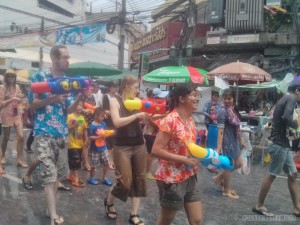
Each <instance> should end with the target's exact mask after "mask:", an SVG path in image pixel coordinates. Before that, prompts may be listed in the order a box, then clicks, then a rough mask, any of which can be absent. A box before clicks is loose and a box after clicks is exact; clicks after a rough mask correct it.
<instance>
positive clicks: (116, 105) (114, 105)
mask: <svg viewBox="0 0 300 225" xmlns="http://www.w3.org/2000/svg"><path fill="white" fill-rule="evenodd" d="M110 101H111V102H110V103H111V106H110V107H112V108H114V109H115V108H120V104H119V102H118V100H117V98H115V97H114V98H111V99H110Z"/></svg>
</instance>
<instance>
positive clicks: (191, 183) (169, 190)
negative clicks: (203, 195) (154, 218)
mask: <svg viewBox="0 0 300 225" xmlns="http://www.w3.org/2000/svg"><path fill="white" fill-rule="evenodd" d="M156 183H157V187H158V190H159V199H160V205H161V206H163V207H165V208H168V209H173V210H180V209H182V208H183V206H184V204H185V203H188V202H198V201H200V188H199V185H197V176H196V175H194V176H191V177H190V178H188V179H187V180H185V181H183V182H181V183H178V184H166V183H165V182H163V181H159V180H157V181H156Z"/></svg>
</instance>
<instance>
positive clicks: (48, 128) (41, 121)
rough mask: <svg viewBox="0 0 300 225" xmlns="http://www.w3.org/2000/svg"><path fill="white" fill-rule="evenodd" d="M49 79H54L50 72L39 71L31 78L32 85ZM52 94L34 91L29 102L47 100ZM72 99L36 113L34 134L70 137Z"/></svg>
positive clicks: (29, 97) (47, 106)
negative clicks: (69, 121)
mask: <svg viewBox="0 0 300 225" xmlns="http://www.w3.org/2000/svg"><path fill="white" fill-rule="evenodd" d="M49 78H53V76H52V74H51V72H50V70H47V71H38V72H36V74H35V75H33V76H32V77H31V78H30V81H31V82H32V83H35V82H44V81H47V80H48V79H49ZM51 96H52V94H51V93H41V94H36V93H33V92H32V90H30V91H29V93H28V101H29V102H30V103H32V102H33V100H34V99H47V98H49V97H51ZM71 102H72V98H71V97H69V98H67V99H66V101H65V102H64V103H53V104H51V105H46V106H43V107H41V108H38V109H35V111H34V125H33V133H34V135H35V136H37V135H49V136H51V137H54V138H56V137H66V136H68V125H67V116H68V111H67V110H68V107H69V106H70V105H71Z"/></svg>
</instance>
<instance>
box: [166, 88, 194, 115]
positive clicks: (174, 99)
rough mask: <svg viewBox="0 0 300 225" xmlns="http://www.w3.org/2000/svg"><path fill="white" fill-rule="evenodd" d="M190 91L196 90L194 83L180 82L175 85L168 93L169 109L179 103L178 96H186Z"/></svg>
mask: <svg viewBox="0 0 300 225" xmlns="http://www.w3.org/2000/svg"><path fill="white" fill-rule="evenodd" d="M192 91H196V86H195V85H194V84H180V85H177V86H175V88H174V89H173V90H172V91H171V94H170V104H169V108H170V110H173V109H174V108H175V107H178V105H179V98H180V97H184V98H185V97H187V96H188V95H189V94H191V93H192Z"/></svg>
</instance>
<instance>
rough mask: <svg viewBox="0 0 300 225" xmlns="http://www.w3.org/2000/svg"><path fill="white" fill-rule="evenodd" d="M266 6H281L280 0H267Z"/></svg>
mask: <svg viewBox="0 0 300 225" xmlns="http://www.w3.org/2000/svg"><path fill="white" fill-rule="evenodd" d="M267 6H269V7H272V6H279V7H281V0H267Z"/></svg>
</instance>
